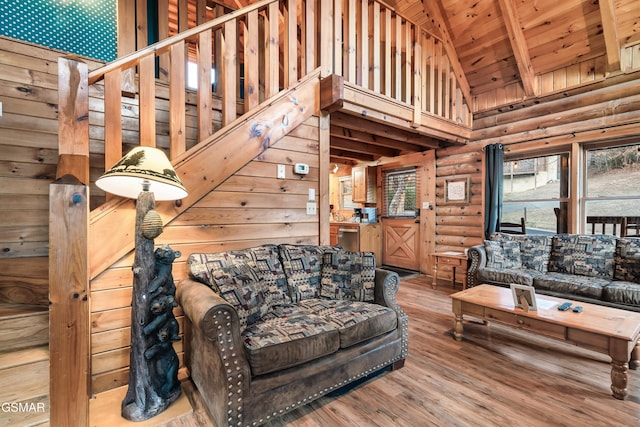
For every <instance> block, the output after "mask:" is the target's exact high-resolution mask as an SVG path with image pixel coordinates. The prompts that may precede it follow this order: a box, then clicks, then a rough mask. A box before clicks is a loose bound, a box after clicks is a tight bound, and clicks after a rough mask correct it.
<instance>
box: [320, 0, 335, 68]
mask: <svg viewBox="0 0 640 427" xmlns="http://www.w3.org/2000/svg"><path fill="white" fill-rule="evenodd" d="M318 1H319V4H320V34H319V37H320V78H324V77H326V76H328V75H330V74H333V72H334V68H333V52H334V49H333V42H334V36H333V19H334V17H333V0H318Z"/></svg>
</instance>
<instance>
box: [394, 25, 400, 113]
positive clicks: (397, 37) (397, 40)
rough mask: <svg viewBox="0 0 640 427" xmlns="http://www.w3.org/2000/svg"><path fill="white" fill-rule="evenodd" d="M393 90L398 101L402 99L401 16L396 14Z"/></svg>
mask: <svg viewBox="0 0 640 427" xmlns="http://www.w3.org/2000/svg"><path fill="white" fill-rule="evenodd" d="M395 46H396V55H395V59H396V61H395V64H396V67H395V70H394V72H395V90H394V96H395V98H396V99H397V100H398V101H402V18H401V17H400V16H398V15H396V18H395Z"/></svg>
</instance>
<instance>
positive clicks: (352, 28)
mask: <svg viewBox="0 0 640 427" xmlns="http://www.w3.org/2000/svg"><path fill="white" fill-rule="evenodd" d="M348 2H349V3H348V6H347V9H346V10H345V13H346V15H347V16H346V20H347V29H346V30H345V32H346V33H347V40H346V52H345V53H346V62H347V75H346V77H347V81H348V82H350V83H356V29H357V27H356V2H355V0H348Z"/></svg>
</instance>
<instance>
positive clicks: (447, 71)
mask: <svg viewBox="0 0 640 427" xmlns="http://www.w3.org/2000/svg"><path fill="white" fill-rule="evenodd" d="M451 74H452V73H451V66H450V65H449V58H448V57H447V55H442V79H443V84H444V89H443V92H444V93H443V95H444V99H443V101H442V104H443V105H442V106H443V109H442V112H441V113H440V116H441V117H444V118H448V117H449V112H450V111H451V108H450V103H451Z"/></svg>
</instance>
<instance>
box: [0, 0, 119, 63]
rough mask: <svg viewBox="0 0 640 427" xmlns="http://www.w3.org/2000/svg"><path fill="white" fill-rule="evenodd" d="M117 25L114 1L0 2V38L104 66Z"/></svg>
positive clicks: (114, 45)
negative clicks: (93, 61) (36, 45)
mask: <svg viewBox="0 0 640 427" xmlns="http://www.w3.org/2000/svg"><path fill="white" fill-rule="evenodd" d="M117 22H118V21H117V0H26V1H25V0H0V34H1V35H4V36H7V37H11V38H14V39H18V40H24V41H27V42H31V43H35V44H39V45H42V46H46V47H50V48H54V49H59V50H63V51H65V52H70V53H74V54H78V55H82V56H87V57H89V58H94V59H98V60H101V61H106V62H109V61H113V60H115V59H116V51H117Z"/></svg>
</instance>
